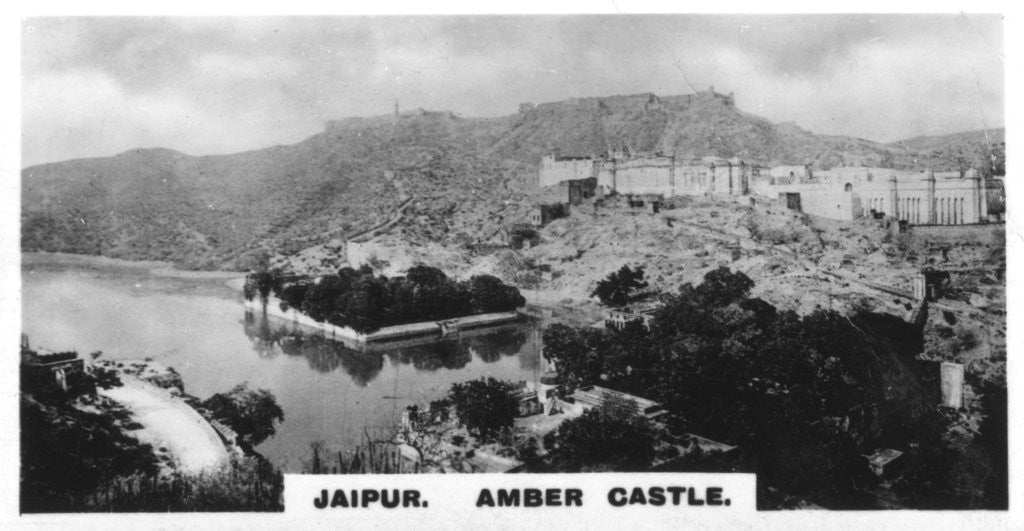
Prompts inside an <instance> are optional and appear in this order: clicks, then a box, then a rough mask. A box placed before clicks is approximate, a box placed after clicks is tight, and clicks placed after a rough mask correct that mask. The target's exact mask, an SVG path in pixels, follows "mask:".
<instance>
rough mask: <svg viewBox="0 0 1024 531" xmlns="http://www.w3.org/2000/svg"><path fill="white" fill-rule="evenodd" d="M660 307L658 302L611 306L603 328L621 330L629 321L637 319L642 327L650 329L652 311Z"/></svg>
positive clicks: (652, 316)
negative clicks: (618, 306) (620, 306)
mask: <svg viewBox="0 0 1024 531" xmlns="http://www.w3.org/2000/svg"><path fill="white" fill-rule="evenodd" d="M660 307H661V304H660V303H654V302H648V303H641V304H634V305H631V306H623V307H622V308H612V309H610V310H608V315H607V316H606V317H605V319H604V326H605V328H614V329H616V330H622V329H624V328H626V325H628V324H629V323H632V322H638V321H639V322H640V323H641V324H642V325H643V327H644V329H646V330H650V328H651V320H652V319H653V318H654V313H655V312H656V311H657V310H658V308H660Z"/></svg>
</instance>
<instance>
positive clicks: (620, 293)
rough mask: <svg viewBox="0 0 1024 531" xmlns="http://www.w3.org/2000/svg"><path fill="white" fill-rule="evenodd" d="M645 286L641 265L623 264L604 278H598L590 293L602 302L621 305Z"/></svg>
mask: <svg viewBox="0 0 1024 531" xmlns="http://www.w3.org/2000/svg"><path fill="white" fill-rule="evenodd" d="M646 287H647V281H645V280H644V268H643V266H639V267H637V268H636V269H632V268H630V267H629V266H628V265H624V266H622V268H621V269H619V270H618V271H613V272H611V273H610V274H609V275H608V276H607V277H606V278H604V279H602V280H599V281H598V282H597V287H596V288H594V291H593V293H591V295H592V296H596V297H597V298H598V299H600V300H601V303H602V304H606V305H608V306H623V305H625V304H626V303H627V302H629V298H630V297H632V296H633V295H635V294H636V292H637V291H639V290H642V289H644V288H646Z"/></svg>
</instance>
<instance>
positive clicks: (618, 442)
mask: <svg viewBox="0 0 1024 531" xmlns="http://www.w3.org/2000/svg"><path fill="white" fill-rule="evenodd" d="M544 447H545V448H547V449H548V456H547V459H546V460H547V462H548V464H549V465H550V466H551V468H552V469H554V470H557V471H565V472H579V471H581V470H587V471H594V470H596V469H611V470H623V471H641V470H645V469H646V468H647V467H648V466H649V465H650V463H651V460H652V459H653V458H654V450H655V434H654V431H653V430H652V428H651V426H650V424H649V423H648V422H647V419H645V418H643V417H642V416H640V415H639V414H638V413H637V410H636V406H635V405H634V404H633V403H632V402H630V401H628V400H625V399H620V398H616V397H610V398H609V399H608V400H606V401H605V402H604V403H603V404H601V406H600V407H596V408H593V409H590V410H588V411H586V412H584V413H583V415H581V416H579V417H577V418H574V419H570V420H567V421H565V422H563V423H562V424H561V425H560V426H558V429H557V430H555V431H553V432H550V433H548V434H547V435H546V436H545V437H544Z"/></svg>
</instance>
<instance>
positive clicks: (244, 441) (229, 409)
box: [201, 382, 284, 450]
mask: <svg viewBox="0 0 1024 531" xmlns="http://www.w3.org/2000/svg"><path fill="white" fill-rule="evenodd" d="M201 405H202V407H203V408H205V409H206V410H207V411H209V412H210V415H212V416H213V418H215V419H217V420H220V421H221V422H223V423H224V424H226V425H227V426H228V427H229V428H231V429H233V430H235V433H237V434H238V438H239V444H241V445H242V447H243V448H247V449H249V450H252V448H253V447H255V446H256V445H258V444H260V443H261V442H263V441H265V440H267V439H268V438H270V437H271V436H273V435H274V433H276V432H277V423H279V422H284V411H283V410H282V409H281V406H279V405H278V404H277V399H276V398H275V397H274V394H273V393H271V392H270V391H268V390H266V389H249V384H248V383H246V382H243V383H240V384H238V385H236V386H235V387H233V388H232V389H231V390H230V391H228V392H226V393H217V394H215V395H213V396H211V397H210V398H207V399H206V400H204V401H203V402H202V403H201Z"/></svg>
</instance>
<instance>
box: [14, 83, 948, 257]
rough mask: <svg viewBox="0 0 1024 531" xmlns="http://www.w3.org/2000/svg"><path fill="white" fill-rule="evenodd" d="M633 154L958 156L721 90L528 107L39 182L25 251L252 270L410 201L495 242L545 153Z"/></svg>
mask: <svg viewBox="0 0 1024 531" xmlns="http://www.w3.org/2000/svg"><path fill="white" fill-rule="evenodd" d="M956 142H957V140H956V138H954V137H951V138H950V140H949V141H947V142H946V143H944V144H943V143H939V144H937V145H942V146H945V145H951V144H955V143H956ZM916 145H920V146H922V148H921V149H923V150H926V151H922V152H920V153H919V152H918V151H917V148H915V147H912V146H916ZM623 148H628V149H630V150H632V151H634V152H640V151H661V152H665V153H675V154H677V155H680V156H705V155H717V156H724V157H733V156H738V157H742V158H745V159H748V160H755V161H759V162H761V163H764V164H803V163H810V164H813V165H814V166H816V167H819V168H828V167H832V166H835V165H872V166H889V167H910V166H913V165H915V164H916V163H917V162H915V161H918V159H919V158H920V157H922V156H924V154H931V155H928V156H930V157H932V158H933V159H936V160H938V159H939V158H941V157H940V156H939V155H943V154H944V153H940V154H938V155H936V154H934V153H933V151H934V150H935V149H937V148H935V147H933V144H932V143H929V142H927V141H924V140H919V139H913V143H911V141H907V143H904V144H902V145H891V144H890V145H886V144H879V143H876V142H871V141H868V140H863V139H855V138H849V137H840V136H822V135H816V134H814V133H811V132H809V131H806V130H804V129H801V128H799V127H797V126H796V125H793V124H778V125H776V124H773V123H771V122H770V121H768V120H766V119H764V118H760V117H758V116H755V115H752V114H749V113H745V112H743V111H741V110H739V109H737V108H736V107H735V106H734V105H733V103H732V98H731V97H729V96H723V95H721V94H717V93H714V92H710V91H708V92H703V93H699V94H693V95H684V96H668V97H658V96H655V95H653V94H642V95H632V96H612V97H608V98H585V99H572V100H567V101H563V102H555V103H546V104H541V105H527V104H524V105H523V106H521V109H520V112H519V113H517V114H514V115H510V116H506V117H500V118H462V117H459V116H456V115H454V114H452V113H450V112H430V111H423V110H418V111H413V112H407V113H405V114H403V115H401V116H399V117H395V116H380V117H372V118H349V119H344V120H338V121H330V122H327V123H326V125H325V128H324V131H323V132H321V133H319V134H317V135H314V136H312V137H310V138H308V139H306V140H304V141H302V142H299V143H297V144H294V145H288V146H274V147H270V148H266V149H261V150H256V151H249V152H244V153H236V154H231V155H218V156H203V157H193V156H189V155H186V154H183V153H178V152H175V151H171V150H166V149H137V150H132V151H128V152H125V153H122V154H120V155H117V156H114V157H106V158H94V159H80V160H69V161H64V162H58V163H52V164H44V165H39V166H33V167H29V168H26V169H24V170H23V171H22V249H23V250H26V251H40V250H41V251H62V252H72V253H82V254H101V255H106V256H111V257H116V258H126V259H157V260H170V261H173V262H176V263H178V264H179V265H181V266H184V267H191V268H204V269H214V268H228V269H244V268H247V267H250V266H251V265H253V264H254V263H255V262H257V261H258V260H260V259H261V255H264V254H266V253H268V252H269V253H274V252H278V253H283V254H286V255H287V254H292V253H295V252H297V251H299V250H301V249H305V248H309V247H313V246H317V245H325V244H329V243H331V242H340V241H344V238H345V236H346V235H350V234H353V233H356V232H359V231H360V230H362V229H365V228H367V227H371V226H373V225H375V224H378V223H382V222H384V221H386V220H388V219H390V218H392V217H393V216H394V214H395V209H396V208H397V207H398V205H399V204H401V203H403V202H404V201H405V200H406V199H410V198H412V199H414V202H413V204H412V205H411V208H410V209H409V210H407V211H406V214H407V215H406V220H407V221H406V222H405V223H404V224H403V226H402V227H401V230H402V232H403V234H406V235H407V236H408V237H410V238H413V239H420V240H431V241H442V242H449V243H452V242H454V243H465V242H472V241H480V240H486V239H487V238H488V237H490V235H492V234H494V233H495V232H496V231H497V230H498V229H499V228H500V227H501V226H503V225H504V224H507V223H508V222H509V221H519V220H521V219H522V216H523V215H524V212H525V205H526V202H525V198H526V194H527V193H529V192H531V191H532V188H531V187H532V186H533V182H534V178H535V175H536V173H535V172H536V168H537V165H538V163H539V160H540V157H541V155H542V154H543V153H545V152H548V151H561V152H563V153H569V154H602V153H605V152H606V151H607V150H608V149H623ZM947 158H948V157H947ZM961 159H963V157H961V158H960V159H956V158H955V157H954V160H952V161H949V160H947V161H946V162H945V164H947V165H949V164H957V163H961V162H962V160H961ZM936 169H939V168H936ZM408 220H411V221H408Z"/></svg>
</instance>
